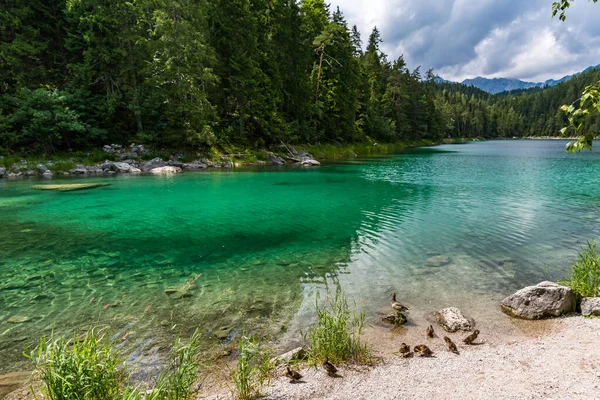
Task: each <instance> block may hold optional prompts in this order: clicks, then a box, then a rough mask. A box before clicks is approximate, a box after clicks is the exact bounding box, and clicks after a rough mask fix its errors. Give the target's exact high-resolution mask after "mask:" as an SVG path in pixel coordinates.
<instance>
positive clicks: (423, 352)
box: [414, 344, 433, 357]
mask: <svg viewBox="0 0 600 400" xmlns="http://www.w3.org/2000/svg"><path fill="white" fill-rule="evenodd" d="M414 350H415V353H419V355H420V356H421V357H430V356H431V355H432V354H433V351H431V350H430V349H429V347H427V346H425V345H424V344H419V345H416V346H415V347H414Z"/></svg>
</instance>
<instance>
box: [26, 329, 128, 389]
mask: <svg viewBox="0 0 600 400" xmlns="http://www.w3.org/2000/svg"><path fill="white" fill-rule="evenodd" d="M103 339H104V336H103V335H102V334H96V333H95V332H94V331H91V332H89V333H88V334H86V335H85V336H84V337H83V340H77V339H75V340H65V339H64V338H58V339H52V338H51V339H50V340H47V339H46V337H42V338H41V339H40V342H39V344H38V346H37V348H36V349H35V350H34V351H33V352H32V354H31V358H32V359H33V361H34V363H35V366H36V369H37V371H39V373H40V375H41V378H42V387H41V391H42V393H43V394H44V397H45V398H47V399H50V400H114V399H117V398H119V397H120V395H121V392H122V391H123V387H124V383H125V380H126V370H125V368H124V367H123V366H122V365H121V364H122V362H121V360H120V359H119V357H118V356H117V355H116V354H115V353H114V351H113V350H112V348H111V347H110V346H109V345H108V344H107V343H105V342H103Z"/></svg>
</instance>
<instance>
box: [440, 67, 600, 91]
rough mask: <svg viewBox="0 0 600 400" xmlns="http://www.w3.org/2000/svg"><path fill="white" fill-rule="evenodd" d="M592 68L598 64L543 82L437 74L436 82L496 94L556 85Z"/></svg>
mask: <svg viewBox="0 0 600 400" xmlns="http://www.w3.org/2000/svg"><path fill="white" fill-rule="evenodd" d="M593 69H600V64H598V65H593V66H590V67H587V68H586V69H584V70H583V71H581V72H577V73H574V74H572V75H565V76H563V77H562V78H560V79H547V80H546V81H544V82H527V81H522V80H520V79H515V78H484V77H482V76H477V77H475V78H470V79H465V80H463V81H462V82H452V81H448V80H446V79H443V78H442V77H440V76H438V77H437V78H436V82H438V83H460V84H462V85H465V86H474V87H476V88H478V89H481V90H483V91H485V92H488V93H491V94H496V93H501V92H506V91H511V90H520V89H531V88H536V87H538V88H545V87H552V86H556V85H558V84H559V83H561V82H566V81H568V80H569V79H571V78H573V77H574V76H578V75H580V74H582V73H585V72H588V71H590V70H593Z"/></svg>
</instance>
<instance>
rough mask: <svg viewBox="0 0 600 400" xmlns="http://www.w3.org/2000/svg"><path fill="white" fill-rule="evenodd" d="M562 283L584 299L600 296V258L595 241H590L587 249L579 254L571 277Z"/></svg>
mask: <svg viewBox="0 0 600 400" xmlns="http://www.w3.org/2000/svg"><path fill="white" fill-rule="evenodd" d="M560 283H562V284H563V285H566V286H568V287H570V288H571V289H573V291H574V292H575V293H576V294H578V295H579V296H582V297H596V296H600V256H598V253H597V252H596V243H594V241H588V244H587V248H585V249H583V250H582V251H580V252H579V255H578V260H577V262H576V263H575V264H573V266H572V267H571V274H570V276H568V277H567V278H565V279H563V280H562V281H561V282H560Z"/></svg>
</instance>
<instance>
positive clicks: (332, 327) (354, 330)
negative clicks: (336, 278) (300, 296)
mask: <svg viewBox="0 0 600 400" xmlns="http://www.w3.org/2000/svg"><path fill="white" fill-rule="evenodd" d="M326 303H328V304H325V305H324V306H323V307H320V306H319V300H318V298H317V303H316V311H317V325H316V326H315V327H314V328H312V329H311V330H310V331H309V332H308V334H307V340H308V342H309V344H310V351H309V353H308V359H309V362H310V364H312V365H315V366H316V365H318V364H319V363H320V362H321V361H322V360H323V359H324V358H325V357H327V358H329V360H330V361H331V362H333V363H341V362H345V361H348V360H354V361H357V362H363V363H371V362H372V356H371V350H370V347H369V346H368V345H367V344H362V343H361V341H360V334H361V332H362V328H363V325H364V322H365V314H364V313H363V312H361V313H358V314H357V313H355V312H352V313H351V312H350V307H349V306H348V301H347V300H346V298H345V297H344V296H342V294H341V293H340V292H339V291H337V292H336V294H335V297H334V298H333V299H332V298H331V297H328V300H327V302H326ZM328 305H329V307H327V306H328Z"/></svg>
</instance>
